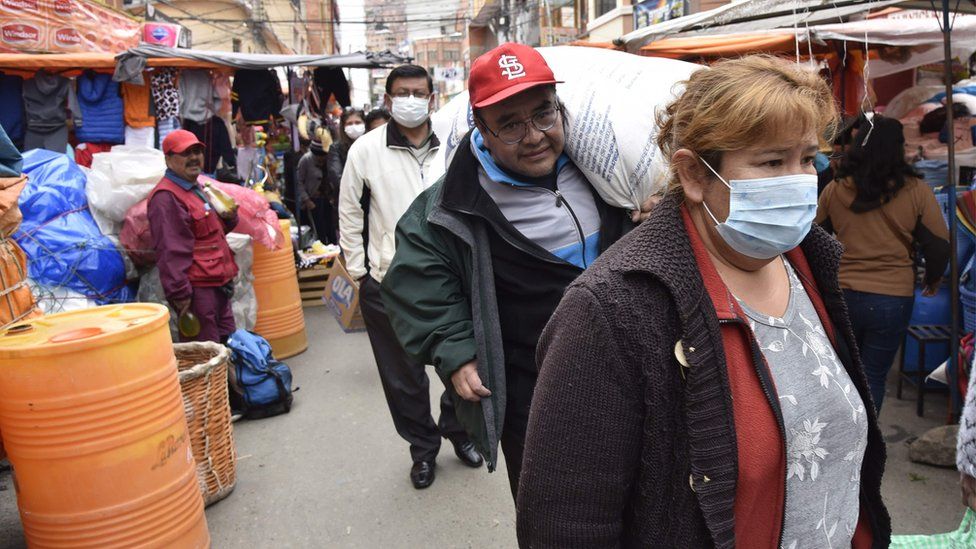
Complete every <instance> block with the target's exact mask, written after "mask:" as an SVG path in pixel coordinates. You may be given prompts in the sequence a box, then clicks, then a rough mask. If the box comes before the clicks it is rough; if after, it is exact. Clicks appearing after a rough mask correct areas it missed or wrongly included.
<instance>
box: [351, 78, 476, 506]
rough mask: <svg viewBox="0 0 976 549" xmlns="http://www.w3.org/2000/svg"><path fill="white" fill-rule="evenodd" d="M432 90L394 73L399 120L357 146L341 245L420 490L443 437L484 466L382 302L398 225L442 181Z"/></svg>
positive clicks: (390, 89) (393, 100)
mask: <svg viewBox="0 0 976 549" xmlns="http://www.w3.org/2000/svg"><path fill="white" fill-rule="evenodd" d="M432 88H433V85H432V81H431V78H430V75H429V74H427V71H426V70H424V69H423V68H422V67H418V66H416V65H402V66H399V67H397V68H395V69H393V71H392V72H390V76H389V77H388V78H387V81H386V96H385V103H386V108H387V109H388V110H389V111H390V112H391V113H392V114H393V120H391V121H390V123H388V124H386V125H385V126H383V127H380V128H377V129H376V130H374V131H371V132H369V133H366V134H365V135H363V136H361V137H359V138H358V139H356V140H355V142H354V143H352V145H351V146H350V147H349V153H348V157H347V159H346V164H345V168H344V170H343V173H342V181H341V184H340V189H339V233H340V237H339V245H340V246H341V247H342V251H343V255H344V256H345V259H346V269H347V270H348V271H349V274H350V275H352V276H353V277H354V278H356V279H357V280H359V299H360V304H361V306H362V311H363V319H364V320H365V322H366V331H367V333H368V334H369V340H370V344H371V345H372V347H373V355H374V357H375V359H376V365H377V368H378V369H379V374H380V381H381V382H382V384H383V391H384V393H385V394H386V401H387V404H388V405H389V408H390V414H391V415H392V416H393V424H394V425H395V426H396V430H397V433H399V434H400V436H401V437H403V438H404V439H405V440H406V441H407V442H409V443H410V454H411V457H412V458H413V466H412V468H411V470H410V480H411V481H412V482H413V485H414V487H415V488H418V489H420V488H426V487H428V486H430V485H431V483H433V482H434V467H435V463H434V459H435V458H436V456H437V453H438V451H439V450H440V445H441V437H444V438H447V439H449V440H450V441H451V443H452V444H453V445H454V453H455V454H456V455H457V457H458V458H459V459H460V460H461V461H462V462H463V463H464V464H465V465H468V466H471V467H480V466H481V463H482V459H481V456H480V455H479V454H478V453H477V452H476V451H475V449H474V446H473V445H472V444H471V442H470V440H469V439H468V435H467V434H466V433H465V431H464V428H463V427H461V425H460V424H459V423H458V420H457V417H456V415H455V412H454V405H453V403H452V401H451V399H450V397H449V395H448V394H447V392H446V391H445V393H444V395H443V397H442V398H441V415H440V421H439V422H438V423H437V424H435V423H434V420H433V418H432V417H431V413H430V396H429V395H430V392H429V389H428V387H429V380H428V377H427V373H426V371H425V369H424V363H423V362H418V361H416V360H413V359H411V358H410V357H408V356H407V354H406V353H405V352H404V350H403V347H402V346H401V345H400V342H399V341H398V340H397V336H396V334H395V333H394V331H393V328H392V327H391V326H390V321H389V319H388V317H387V314H386V309H385V307H384V306H383V301H382V299H381V298H380V282H382V280H383V276H384V275H385V274H386V269H387V268H388V267H389V265H390V263H391V262H392V261H393V254H394V252H395V251H396V246H395V243H394V237H393V233H394V230H395V229H396V224H397V221H398V220H399V219H400V216H402V215H403V213H404V212H406V211H407V208H408V207H409V206H410V204H411V203H412V202H413V200H414V198H416V197H417V195H419V194H420V193H421V192H423V191H424V189H426V188H427V187H429V186H430V185H432V184H433V183H434V181H432V180H431V179H430V178H429V177H428V174H429V172H430V166H431V161H432V160H433V158H434V155H435V154H436V153H437V149H438V148H439V146H440V143H439V142H438V141H437V137H436V136H435V135H434V133H433V131H432V129H431V125H430V122H429V120H428V118H429V116H430V110H431V108H432V106H433V104H434V93H433V89H432ZM350 137H351V136H350Z"/></svg>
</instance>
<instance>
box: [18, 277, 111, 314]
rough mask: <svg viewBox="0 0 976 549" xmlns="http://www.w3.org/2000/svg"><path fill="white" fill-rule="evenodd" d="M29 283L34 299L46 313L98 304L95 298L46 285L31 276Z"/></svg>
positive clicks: (85, 307)
mask: <svg viewBox="0 0 976 549" xmlns="http://www.w3.org/2000/svg"><path fill="white" fill-rule="evenodd" d="M27 285H28V286H29V287H30V289H31V293H32V294H34V299H35V300H37V306H38V307H39V308H40V309H41V311H42V312H43V313H44V314H46V315H51V314H54V313H66V312H69V311H77V310H80V309H91V308H92V307H97V306H98V303H95V301H94V300H92V299H88V298H87V297H86V296H84V295H82V294H80V293H78V292H76V291H74V290H71V289H68V288H65V287H53V286H46V285H44V284H39V283H37V282H35V281H34V280H32V279H30V278H28V279H27Z"/></svg>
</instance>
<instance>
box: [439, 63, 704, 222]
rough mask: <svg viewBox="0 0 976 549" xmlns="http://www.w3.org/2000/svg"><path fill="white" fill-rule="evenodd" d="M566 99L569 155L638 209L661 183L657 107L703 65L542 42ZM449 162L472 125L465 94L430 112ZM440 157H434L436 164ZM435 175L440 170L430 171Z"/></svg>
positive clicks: (610, 199)
mask: <svg viewBox="0 0 976 549" xmlns="http://www.w3.org/2000/svg"><path fill="white" fill-rule="evenodd" d="M539 53H541V54H542V56H543V57H544V58H545V60H546V62H547V63H548V64H549V66H550V68H552V70H553V73H554V74H555V75H556V79H557V80H561V81H564V82H565V83H564V84H560V85H559V86H558V88H557V89H558V93H559V98H560V99H561V100H562V102H563V104H565V106H566V121H567V128H566V154H568V155H569V157H570V158H572V159H573V161H574V162H575V163H576V165H577V166H578V167H579V168H580V170H582V172H583V173H584V174H585V175H586V177H587V179H589V180H590V182H591V183H592V184H593V186H594V187H595V188H596V190H597V192H599V193H600V196H601V197H603V199H604V200H605V201H606V202H607V203H608V204H611V205H614V206H618V207H621V208H625V209H628V210H636V209H639V207H640V204H642V203H643V202H644V201H645V200H646V199H647V198H648V197H650V196H652V195H653V194H655V193H657V192H658V191H660V190H662V189H663V188H664V187H665V186H666V185H667V181H668V178H669V171H668V162H667V160H666V159H664V158H662V155H661V151H660V149H659V148H658V146H657V142H656V139H657V126H656V124H655V113H656V112H657V110H658V109H660V108H664V107H665V106H666V105H667V104H668V103H669V102H670V101H672V100H673V99H674V96H675V93H676V92H680V89H678V88H677V86H676V85H677V84H678V83H679V82H681V81H683V80H687V79H688V77H689V76H690V75H691V73H693V72H694V71H696V70H698V69H701V68H702V67H701V66H700V65H696V64H694V63H686V62H684V61H675V60H672V59H662V58H655V57H640V56H636V55H632V54H628V53H623V52H618V51H613V50H605V49H600V48H585V47H572V46H562V47H554V48H539ZM432 121H433V127H434V132H435V133H436V134H437V137H438V139H440V141H441V143H442V146H441V151H440V152H439V155H438V156H439V157H440V158H441V159H442V160H443V163H442V164H440V165H439V166H437V168H438V169H446V164H447V163H448V162H450V160H451V158H452V157H453V153H454V150H455V149H456V148H457V145H458V143H459V142H460V141H461V139H462V138H463V137H464V135H465V134H466V133H467V132H468V130H469V129H470V128H471V127H473V126H474V117H473V116H472V114H471V109H470V106H469V103H468V95H467V93H463V94H460V95H458V96H457V97H455V98H454V99H452V100H451V101H450V102H448V104H447V105H445V106H444V108H442V109H441V110H439V111H438V112H437V113H435V114H434V116H433V117H432ZM436 162H437V159H435V163H436ZM435 175H439V174H435Z"/></svg>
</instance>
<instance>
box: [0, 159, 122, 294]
mask: <svg viewBox="0 0 976 549" xmlns="http://www.w3.org/2000/svg"><path fill="white" fill-rule="evenodd" d="M24 173H25V174H27V176H28V178H29V180H28V184H27V187H26V188H25V189H24V191H23V193H21V195H20V200H19V205H20V209H21V211H22V212H23V215H24V221H23V224H22V225H21V226H20V229H19V230H18V231H17V232H16V233H14V235H13V238H14V240H16V241H17V243H18V244H20V246H21V247H22V248H23V249H24V251H25V252H26V253H27V257H28V258H29V266H28V272H29V275H30V278H31V279H32V280H33V281H34V282H35V283H36V284H37V285H38V287H39V290H40V291H41V293H42V294H43V293H44V292H45V291H51V292H55V291H56V290H61V289H64V290H68V291H71V292H75V293H77V294H79V295H81V296H84V297H85V298H86V299H89V300H92V301H94V302H96V303H98V304H105V303H119V302H126V301H131V300H132V297H133V292H132V291H131V289H130V288H129V287H128V286H127V285H126V276H125V274H126V273H125V262H124V261H123V258H122V254H121V253H120V252H119V251H118V249H117V248H116V246H115V244H114V243H113V242H112V241H111V240H109V239H108V238H106V237H105V236H104V235H103V234H102V232H101V231H100V230H99V228H98V225H97V224H96V223H95V220H94V218H93V217H92V215H91V212H90V211H89V209H88V200H87V198H86V196H85V186H86V177H85V174H84V173H83V172H82V171H81V168H79V167H78V165H77V164H75V163H74V161H73V160H71V159H69V158H68V157H67V156H65V155H63V154H58V153H54V152H51V151H47V150H43V149H35V150H32V151H28V152H27V153H26V154H25V155H24Z"/></svg>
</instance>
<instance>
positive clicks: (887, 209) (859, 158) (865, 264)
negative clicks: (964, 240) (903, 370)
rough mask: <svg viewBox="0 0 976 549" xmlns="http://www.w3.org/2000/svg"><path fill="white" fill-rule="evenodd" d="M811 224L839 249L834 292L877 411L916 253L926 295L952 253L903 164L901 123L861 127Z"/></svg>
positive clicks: (910, 294) (921, 186)
mask: <svg viewBox="0 0 976 549" xmlns="http://www.w3.org/2000/svg"><path fill="white" fill-rule="evenodd" d="M816 222H817V223H818V224H820V225H821V226H822V227H823V228H824V229H826V230H827V232H831V233H835V234H836V235H837V239H838V240H840V242H841V244H843V245H844V256H843V257H842V258H841V263H840V286H841V288H843V290H844V298H845V299H846V301H847V307H848V310H849V313H850V317H851V323H852V324H853V326H854V336H855V338H856V341H857V348H858V350H859V352H860V355H861V362H862V363H863V364H864V372H865V374H866V375H867V378H868V384H869V385H870V387H871V397H872V400H873V402H874V407H875V409H876V410H877V411H879V412H880V411H881V404H882V402H883V401H884V395H885V381H886V380H887V378H888V371H889V370H890V369H891V364H892V362H893V361H894V359H895V354H896V353H897V352H898V347H899V346H901V343H902V340H903V339H904V337H905V332H906V330H907V329H908V323H909V321H910V319H911V316H912V307H913V305H914V302H915V297H914V296H915V251H914V250H915V248H916V246H917V248H918V250H919V252H920V253H921V254H922V257H924V258H925V276H924V278H923V288H924V289H923V295H925V296H933V295H935V294H936V292H937V291H938V289H939V285H940V283H941V280H942V275H943V273H944V272H945V269H946V265H948V263H949V251H950V250H949V230H948V228H947V227H946V223H945V220H944V219H943V217H942V211H941V210H940V208H939V204H938V202H936V200H935V195H934V194H933V193H932V189H931V188H929V186H928V185H926V184H925V182H924V181H922V180H921V179H920V176H919V174H918V173H917V172H916V171H915V170H914V169H913V168H912V166H911V165H909V164H908V163H907V162H906V160H905V136H904V133H903V131H902V125H901V122H899V121H897V120H895V119H892V118H886V117H884V116H881V115H875V116H874V118H873V119H872V120H870V121H867V120H865V121H864V122H862V123H861V126H860V127H859V128H858V130H857V132H856V133H855V135H854V138H853V141H852V143H851V144H850V146H849V148H848V150H847V154H846V156H845V157H844V158H843V159H842V160H841V163H840V165H839V166H838V169H837V174H836V178H835V180H834V181H833V182H832V183H830V184H829V185H828V186H827V187H826V188H825V189H824V191H823V194H821V195H820V206H819V209H818V211H817V218H816Z"/></svg>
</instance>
